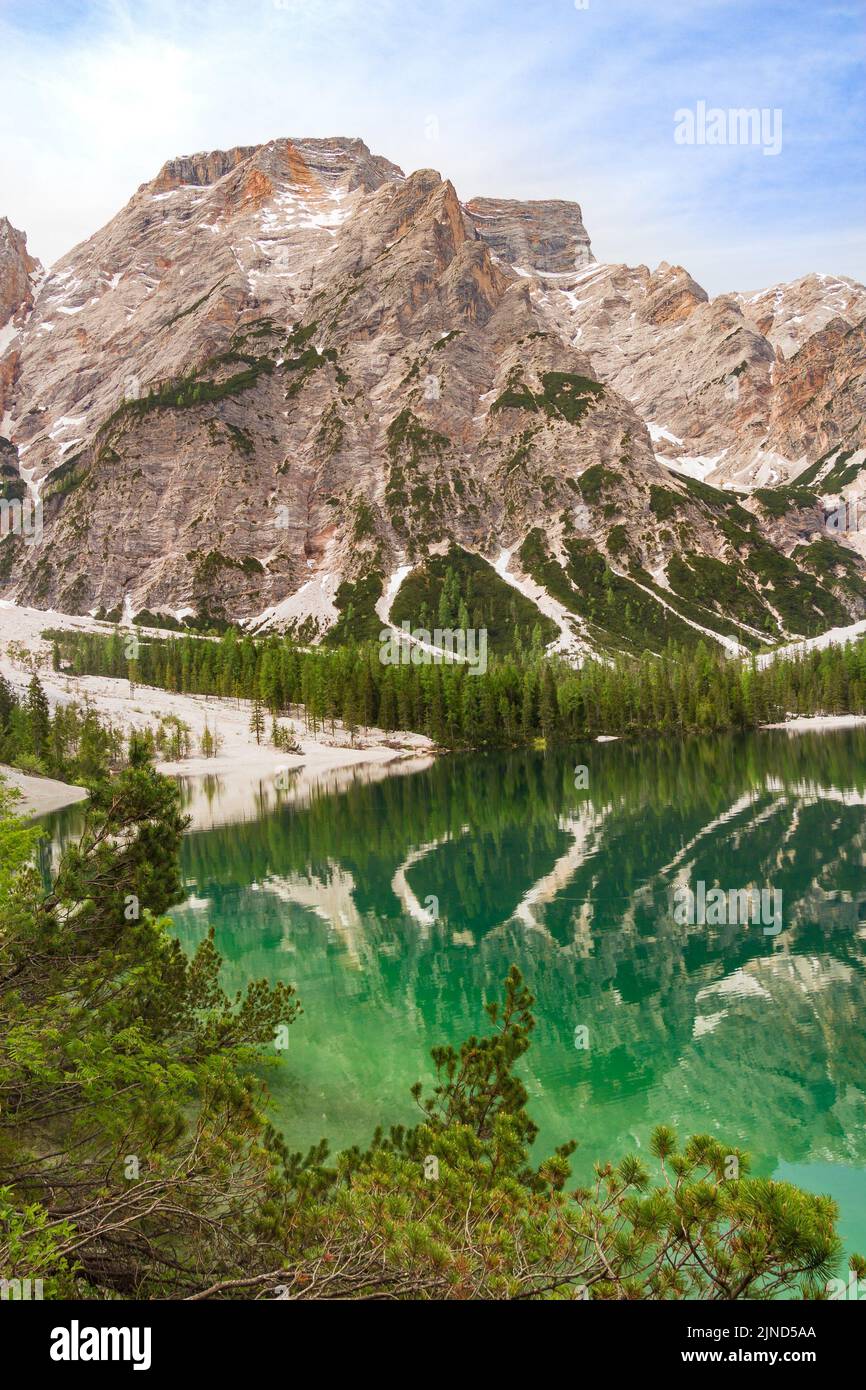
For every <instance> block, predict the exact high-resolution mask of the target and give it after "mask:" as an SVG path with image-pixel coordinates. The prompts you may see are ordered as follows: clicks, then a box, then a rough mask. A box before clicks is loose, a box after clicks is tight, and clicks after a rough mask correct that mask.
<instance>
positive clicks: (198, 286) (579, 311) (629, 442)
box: [0, 137, 866, 650]
mask: <svg viewBox="0 0 866 1390" xmlns="http://www.w3.org/2000/svg"><path fill="white" fill-rule="evenodd" d="M0 226H2V237H0V250H2V253H3V257H4V266H5V269H4V273H3V275H2V277H0V288H2V291H3V294H4V295H5V299H4V305H5V312H6V313H7V315H8V314H9V313H10V312H11V313H12V314H13V315H15V314H17V315H18V318H17V320H16V321H14V322H13V323H12V324H11V329H12V333H13V337H14V344H12V345H11V346H10V342H11V340H10V339H9V337H8V336H6V338H5V346H6V351H5V352H4V351H3V350H2V346H0V418H5V424H4V427H3V429H2V433H3V434H4V435H8V436H9V438H10V439H11V440H12V444H13V446H14V449H13V452H12V454H10V461H9V462H8V463H7V465H6V467H7V469H8V470H9V473H8V482H9V485H10V486H11V487H13V488H15V489H16V490H17V491H18V492H20V491H21V488H22V487H24V486H27V487H29V488H31V489H33V490H36V489H38V490H39V495H40V497H41V500H42V501H43V503H44V509H45V536H46V540H47V542H48V543H47V544H46V545H45V546H44V547H30V548H27V547H25V546H23V545H16V543H15V541H16V538H14V537H13V538H11V541H10V538H8V537H7V539H6V540H5V541H4V542H2V544H0V592H4V593H6V594H9V595H10V596H14V597H15V598H17V599H19V600H26V601H29V602H33V603H35V604H36V605H37V606H40V607H44V606H46V605H48V604H52V605H54V606H56V607H58V608H60V609H61V610H62V611H72V612H81V611H88V610H91V609H98V608H100V607H102V608H104V609H105V610H106V611H108V612H114V611H115V610H121V609H123V608H126V609H127V611H129V609H130V608H131V609H132V611H134V612H138V611H141V610H149V611H151V612H157V611H161V612H164V613H173V614H174V613H177V612H180V613H189V612H190V611H194V612H196V613H197V614H199V616H202V615H211V616H213V617H221V618H231V619H242V620H244V621H251V622H253V623H254V624H255V623H258V622H259V621H267V622H270V621H274V622H279V623H282V624H286V625H289V626H292V625H295V626H296V627H297V630H298V631H299V632H304V633H306V634H307V635H308V636H309V637H315V636H322V635H323V634H324V632H326V631H328V630H329V629H330V628H332V627H334V626H335V625H336V626H338V627H339V628H340V633H339V634H338V635H344V634H345V632H348V630H349V628H350V626H351V630H352V631H353V633H354V634H355V635H358V633H357V632H356V629H358V625H359V624H361V627H362V628H363V631H364V632H365V633H366V634H367V635H369V634H370V633H377V632H378V631H379V630H380V627H381V624H382V622H383V621H387V620H388V614H389V612H390V604H391V601H392V599H393V598H394V594H395V593H396V590H397V589H398V588H399V585H400V582H401V578H400V577H401V576H403V577H405V575H406V574H407V573H408V572H409V571H410V570H415V571H421V570H423V569H424V567H425V566H426V565H428V563H430V562H432V561H431V557H432V559H436V557H438V558H439V560H440V561H441V559H442V556H444V555H445V554H446V553H449V554H451V550H450V549H449V548H452V547H456V548H457V550H459V551H460V555H462V557H463V558H462V559H461V558H460V555H457V556H456V558H455V559H453V564H455V565H456V566H458V567H460V566H463V567H464V569H465V568H466V567H467V566H468V567H469V570H473V572H476V573H477V574H478V575H484V576H485V578H484V580H483V584H484V585H491V586H493V587H494V588H495V587H496V586H497V585H498V586H499V587H500V589H502V591H503V592H504V593H505V594H506V595H507V594H508V590H509V589H511V590H512V591H513V590H515V589H516V588H522V592H523V593H524V594H525V595H529V596H530V598H531V602H532V603H535V604H537V606H538V607H539V611H540V613H542V614H543V615H544V616H545V618H547V619H549V620H550V621H552V622H553V623H554V625H555V627H557V628H558V629H559V633H560V642H561V644H562V645H561V649H563V650H576V649H577V648H580V649H582V650H587V649H590V648H597V647H599V646H601V647H604V646H605V645H606V644H607V645H612V647H613V649H614V650H629V649H642V648H643V647H644V646H646V645H648V644H649V645H650V646H654V647H661V646H663V645H664V644H665V643H666V641H667V640H668V639H670V638H674V639H675V640H682V641H689V640H697V639H696V638H695V634H698V635H699V636H703V635H705V634H706V633H707V632H709V633H715V634H716V635H717V636H718V638H719V640H720V641H722V642H723V643H725V642H726V643H733V644H734V645H735V646H738V647H739V646H748V645H755V644H760V643H761V642H764V641H766V640H768V638H769V639H771V638H772V637H773V636H782V637H786V636H789V635H790V634H792V633H801V634H808V633H812V632H814V631H817V630H819V629H820V628H821V627H822V625H823V627H826V626H827V624H828V623H835V624H836V625H839V624H840V623H842V622H844V621H845V620H846V619H847V618H850V617H852V616H855V615H856V616H860V615H861V613H862V612H863V611H866V569H864V575H863V577H862V579H861V575H860V571H859V568H857V567H856V566H855V569H854V570H850V565H851V564H854V563H855V562H854V561H852V560H850V559H849V557H848V555H847V554H843V556H842V559H841V560H839V561H838V562H834V566H831V568H830V569H829V570H828V572H827V574H826V575H824V571H823V570H822V571H821V574H822V576H823V578H822V581H821V583H818V581H817V579H816V577H815V572H814V571H813V572H811V577H810V572H809V564H812V563H814V565H816V566H819V567H820V566H821V565H822V564H824V562H825V561H826V555H824V553H823V551H821V550H820V549H817V550H815V551H814V561H813V560H811V559H809V560H808V561H807V562H805V569H804V562H803V551H802V547H803V545H804V544H806V542H808V541H809V540H810V538H811V537H812V536H814V535H817V534H819V533H820V528H821V524H822V521H821V516H822V514H821V507H820V496H819V495H818V491H817V489H820V492H821V493H822V494H823V493H826V492H828V491H832V492H838V491H839V490H840V488H842V487H849V486H855V487H860V486H861V484H860V482H859V474H860V466H861V464H862V463H863V462H864V460H866V448H864V447H863V446H864V444H866V440H864V439H863V437H862V419H863V418H864V413H866V403H864V400H863V389H862V381H863V362H864V352H866V349H864V329H863V328H862V327H861V328H859V329H857V328H856V327H849V325H850V324H851V323H852V320H853V321H854V322H855V323H857V322H859V320H858V318H857V315H858V313H859V315H860V318H862V317H863V312H862V308H866V290H864V288H863V287H862V286H858V285H856V284H855V282H853V281H844V280H841V279H840V280H838V281H832V280H830V279H829V277H822V276H807V277H804V279H803V280H802V281H800V282H795V284H794V285H791V286H780V287H775V288H773V289H772V290H770V291H764V292H762V293H761V294H758V295H749V296H747V295H738V294H726V295H720V296H717V297H716V298H714V299H712V300H711V299H709V297H708V296H707V294H706V292H705V291H704V290H703V289H702V288H701V286H700V285H699V284H698V283H697V282H696V281H695V280H694V279H693V277H692V276H691V275H690V274H689V272H688V271H687V270H686V269H685V268H684V267H682V266H680V265H675V264H668V263H667V262H662V263H661V264H660V265H659V266H657V267H656V269H655V270H650V269H649V268H648V267H647V266H645V265H637V266H633V267H629V266H627V265H614V264H604V263H599V262H597V261H595V259H594V257H593V254H592V250H591V246H590V240H589V236H588V234H587V231H586V228H585V227H584V224H583V217H582V213H581V209H580V207H579V205H578V204H577V203H574V202H568V201H564V200H545V201H523V200H518V199H494V198H475V199H472V200H471V201H470V202H469V203H467V204H461V202H460V200H459V198H458V196H457V193H456V191H455V189H454V186H453V184H452V183H451V182H450V181H449V180H448V179H447V178H443V176H442V175H441V174H440V173H439V172H437V171H436V170H434V169H419V170H416V171H415V172H414V173H411V174H409V175H408V176H404V174H403V173H402V171H401V170H400V169H399V168H398V167H397V165H396V164H393V163H391V162H390V161H389V160H387V159H384V158H382V157H380V156H378V155H374V154H372V153H371V152H370V150H369V149H368V147H367V146H366V145H365V144H364V143H363V141H361V140H354V139H346V138H343V137H334V138H330V139H292V140H290V139H275V140H271V141H269V142H267V143H265V144H259V145H250V146H237V147H235V148H233V149H230V150H225V151H211V152H210V153H200V154H195V155H188V156H182V157H179V158H176V159H173V160H170V161H169V162H168V163H167V164H166V165H164V166H163V168H162V170H161V171H160V173H159V174H158V175H157V177H156V179H155V180H154V181H152V182H151V183H150V184H145V185H143V186H142V187H141V188H140V189H139V190H138V192H137V193H136V194H135V195H134V196H133V197H132V198H131V199H130V201H129V202H128V203H127V205H126V206H125V207H124V208H123V209H121V211H120V212H119V213H118V214H117V215H116V216H115V217H114V218H113V219H112V221H111V222H109V223H108V224H107V225H106V226H105V227H103V228H102V229H100V230H99V231H97V232H95V233H94V235H93V236H92V237H90V239H89V240H88V241H86V242H84V243H82V244H81V245H80V246H77V247H75V248H74V249H73V250H72V251H70V252H69V253H68V255H66V256H65V257H63V259H62V260H61V261H59V262H58V263H57V264H56V265H54V266H53V267H52V269H51V272H50V274H49V275H48V276H47V277H46V278H45V279H44V280H43V281H42V282H41V283H40V285H39V289H38V294H34V293H33V290H32V276H33V264H34V263H32V261H31V260H30V258H28V257H27V255H26V248H25V246H24V241H23V237H22V235H21V233H17V232H15V231H14V229H12V228H11V227H9V225H8V223H6V224H0ZM31 304H32V307H30V306H31ZM22 305H23V306H25V307H24V309H23V310H22V308H21V306H22ZM807 329H808V330H809V331H808V332H807ZM2 333H3V330H2V328H0V334H2ZM2 342H3V340H2V339H0V344H2ZM786 344H793V345H794V346H795V347H799V350H790V349H789V350H788V351H786ZM4 412H5V414H4ZM16 450H17V460H18V463H17V464H16V462H15V459H16V454H15V452H14V451H16ZM828 450H838V451H839V462H838V466H837V465H836V464H835V463H833V459H832V458H831V457H830V455H828V456H827V457H826V458H825V457H823V456H824V455H825V454H827V451H828ZM19 464H20V475H19V476H16V469H17V468H18V466H19ZM831 469H832V470H834V471H833V472H832V476H831V473H830V471H828V470H831ZM801 479H805V480H806V484H808V485H809V486H814V487H815V488H816V492H815V496H814V500H813V498H812V496H811V494H809V493H807V492H806V491H805V488H804V487H802V486H801V483H800V480H801ZM794 480H797V487H796V489H793V490H792V495H791V496H790V497H788V496H787V495H785V492H786V489H787V487H788V484H790V483H792V482H793V481H794ZM864 480H866V474H864ZM702 482H708V483H710V484H715V485H716V486H715V487H712V486H711V487H703V488H702V487H701V483H702ZM732 483H733V484H734V485H735V486H736V487H737V488H738V489H740V490H741V492H740V496H739V498H737V497H734V496H732V494H731V493H730V491H727V492H726V491H721V490H717V489H723V488H726V487H727V488H729V487H730V485H731V484H732ZM767 488H775V489H777V490H778V491H779V493H780V494H783V495H781V496H780V498H779V501H778V506H777V510H776V511H775V512H773V511H769V512H768V511H767V510H766V505H765V498H763V493H764V490H766V489H767ZM747 494H748V495H747ZM762 499H763V500H762ZM804 499H805V500H804ZM774 505H776V504H775V502H774ZM792 508H793V510H791V509H792ZM762 509H763V510H762ZM789 512H790V520H789V519H788V514H789ZM777 517H784V520H783V522H781V523H777V520H776V518H777ZM768 518H769V520H768ZM776 532H778V537H777V536H776ZM798 547H800V549H797V548H798ZM840 550H841V547H840ZM795 551H796V555H795ZM455 553H456V552H455ZM810 554H811V552H810ZM467 557H469V558H467ZM449 563H451V562H449ZM840 566H841V567H843V568H844V567H845V566H848V567H849V569H845V571H844V574H843V568H840ZM825 568H826V564H825ZM467 573H468V571H467ZM725 574H733V575H734V576H735V577H736V583H734V584H733V586H731V585H728V584H726V583H723V582H722V580H723V577H724V575H725ZM845 576H847V578H846V577H845ZM843 580H844V582H843ZM849 580H850V582H849ZM417 582H420V580H419V575H418V574H416V575H415V578H414V579H413V584H416V587H417ZM392 584H393V586H394V587H393V588H392ZM408 601H409V600H408V599H407V600H406V602H408ZM508 601H509V603H510V602H511V601H512V600H511V597H510V596H509V597H508ZM434 607H435V605H434ZM349 614H351V624H350V622H349V617H348V616H347V615H349Z"/></svg>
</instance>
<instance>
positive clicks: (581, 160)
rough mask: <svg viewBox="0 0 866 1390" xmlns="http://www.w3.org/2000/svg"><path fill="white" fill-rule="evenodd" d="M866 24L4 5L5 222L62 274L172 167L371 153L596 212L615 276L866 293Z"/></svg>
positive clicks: (701, 15) (590, 12)
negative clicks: (247, 152) (768, 116)
mask: <svg viewBox="0 0 866 1390" xmlns="http://www.w3.org/2000/svg"><path fill="white" fill-rule="evenodd" d="M862 20H863V10H862V7H861V6H860V5H859V4H858V5H854V4H842V3H839V4H834V3H829V4H826V5H822V7H821V16H820V21H821V22H820V26H818V24H817V22H816V21H817V17H816V11H815V7H814V5H813V4H811V3H810V4H809V5H806V4H805V3H803V2H802V0H794V2H793V3H790V4H785V5H772V6H765V5H760V4H755V3H744V2H743V0H701V2H700V3H697V4H696V3H694V2H692V3H686V2H685V0H682V3H681V0H660V3H655V4H653V5H649V4H647V3H638V0H589V6H588V8H586V9H582V8H578V7H576V6H575V4H574V0H527V3H525V4H511V3H501V4H492V3H488V0H480V3H477V4H473V5H472V6H467V5H465V4H463V3H457V0H442V2H441V3H436V0H431V3H427V4H419V3H417V2H416V0H406V2H404V3H396V0H365V3H350V0H285V3H281V0H250V3H247V4H245V5H238V4H236V3H231V4H229V3H224V0H210V3H196V2H195V0H193V3H176V4H168V3H165V0H136V3H134V4H128V3H125V0H99V2H97V0H78V3H72V4H65V5H62V6H57V5H56V4H53V3H51V4H48V3H43V0H36V2H35V3H34V0H27V2H26V3H19V0H11V2H10V0H7V2H6V3H5V4H4V3H2V0H0V44H2V47H3V50H4V53H5V55H6V57H5V62H4V102H3V113H2V128H0V151H2V153H0V173H2V181H0V189H2V195H0V215H2V214H3V213H5V214H6V215H8V216H9V218H10V219H11V221H12V222H13V223H15V225H17V226H19V227H23V228H24V230H25V231H26V232H27V233H28V237H29V244H30V247H31V250H32V251H33V253H34V254H35V255H38V256H40V257H41V258H42V259H43V260H44V261H45V262H46V263H50V262H51V261H53V260H54V259H56V258H57V257H58V256H60V255H62V254H63V253H64V252H65V251H67V250H69V249H70V247H71V246H72V245H73V244H74V243H76V242H77V241H79V240H82V239H84V238H86V237H87V236H89V235H91V233H92V232H93V231H95V230H96V229H97V227H99V226H100V225H102V224H103V223H104V222H106V221H107V220H108V219H109V218H110V217H111V216H113V214H114V213H115V212H116V211H117V210H118V208H119V207H121V206H122V205H123V203H125V202H126V200H127V199H128V198H129V197H130V196H131V194H132V193H133V192H134V191H135V189H136V188H137V187H138V185H139V184H140V183H142V182H144V181H145V180H147V179H149V178H152V177H153V175H154V174H155V173H156V171H157V170H158V169H159V167H160V166H161V165H162V164H163V163H164V162H165V160H166V159H168V158H170V157H172V156H173V155H176V154H181V153H189V152H192V151H195V150H203V149H214V148H220V147H226V146H231V145H237V144H255V143H259V142H264V141H267V140H269V139H273V138H274V137H276V136H282V135H294V136H302V135H333V134H343V135H358V136H360V137H361V138H362V139H364V140H365V141H366V142H367V144H368V145H369V146H370V147H371V149H373V150H375V151H376V152H377V153H380V154H384V155H387V156H388V157H389V158H390V159H393V160H395V161H396V162H397V163H398V164H400V165H402V167H403V168H404V169H407V170H411V169H414V168H419V167H422V166H432V167H434V168H437V169H439V170H440V171H441V172H442V173H443V174H445V175H447V176H448V177H449V178H451V180H452V181H453V183H454V184H455V186H456V188H457V190H458V193H459V194H460V196H461V197H463V198H469V197H471V196H473V195H475V194H487V195H503V196H513V197H529V198H540V197H560V198H573V199H575V200H577V201H578V202H580V204H581V206H582V208H583V212H584V218H585V221H586V225H587V228H588V230H589V232H590V236H591V237H592V240H593V247H594V249H595V252H596V255H597V256H598V257H599V259H602V260H615V261H620V260H622V261H627V262H629V263H631V264H637V263H641V262H643V263H645V264H648V265H655V264H657V263H658V261H660V260H662V259H664V260H668V261H670V262H680V263H682V264H685V265H686V266H687V267H688V269H689V270H690V271H691V273H692V274H693V275H694V276H695V278H696V279H698V280H699V281H700V282H701V283H702V284H704V285H705V286H706V287H707V288H708V289H709V290H710V291H711V292H718V291H720V290H725V289H732V288H751V287H753V286H759V285H763V284H770V283H773V282H775V281H778V280H782V279H789V278H793V277H795V276H797V275H801V274H804V273H806V272H807V271H808V270H811V269H816V270H824V271H829V272H834V273H841V274H848V275H853V276H855V277H856V278H858V279H866V238H864V233H863V226H864V212H866V199H864V187H866V170H864V156H863V152H862V138H861V137H862V130H863V127H864V116H866V110H864V106H866V102H864V84H863V58H864V51H866V38H864V33H863V22H862ZM699 101H704V102H705V103H706V104H707V106H708V107H721V108H723V109H728V108H745V107H759V108H768V109H770V110H774V109H779V110H780V111H781V113H782V132H783V141H782V149H781V151H780V153H779V154H778V155H776V156H773V157H768V156H766V155H764V154H763V152H762V150H761V149H760V148H759V147H754V146H747V147H743V146H737V145H723V146H710V145H693V146H687V145H685V146H684V145H678V144H676V143H675V141H674V113H675V112H676V111H677V110H678V109H680V108H688V109H691V110H694V109H695V107H696V104H697V103H698V102H699Z"/></svg>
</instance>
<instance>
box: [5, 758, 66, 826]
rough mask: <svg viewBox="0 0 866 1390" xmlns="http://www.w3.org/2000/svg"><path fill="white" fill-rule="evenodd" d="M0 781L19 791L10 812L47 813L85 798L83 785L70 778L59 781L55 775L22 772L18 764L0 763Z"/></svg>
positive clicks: (36, 814) (16, 813)
mask: <svg viewBox="0 0 866 1390" xmlns="http://www.w3.org/2000/svg"><path fill="white" fill-rule="evenodd" d="M0 784H2V785H3V786H5V787H11V788H12V789H13V790H14V791H17V792H18V793H19V796H18V798H16V799H14V800H13V802H12V807H11V810H12V813H13V815H22V814H23V815H25V816H27V817H28V818H32V817H34V816H47V815H50V813H51V812H52V811H61V810H62V809H63V808H64V806H74V805H76V803H77V802H79V801H86V799H87V796H88V792H87V788H86V787H78V786H76V785H75V784H74V783H73V782H58V781H57V779H56V778H55V777H36V776H34V775H33V774H32V773H29V772H22V771H21V770H20V768H17V767H8V766H7V765H6V764H5V763H0Z"/></svg>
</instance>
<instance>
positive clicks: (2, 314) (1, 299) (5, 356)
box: [0, 217, 42, 433]
mask: <svg viewBox="0 0 866 1390" xmlns="http://www.w3.org/2000/svg"><path fill="white" fill-rule="evenodd" d="M41 271H42V267H41V265H40V264H39V262H38V261H37V260H36V259H35V257H33V256H31V255H30V254H29V253H28V251H27V237H26V236H25V234H24V232H19V231H18V230H17V229H16V228H15V227H13V226H12V223H11V222H10V221H9V219H8V218H7V217H0V422H2V420H3V416H4V412H5V410H6V406H7V399H9V400H11V395H12V383H13V381H14V379H15V373H16V371H17V369H18V360H19V349H18V346H17V339H18V337H19V327H20V325H21V324H22V323H23V322H24V320H25V319H26V317H27V315H28V313H29V312H30V310H31V308H32V307H33V296H34V293H35V290H36V286H37V285H38V282H39V277H40V275H41ZM0 433H2V428H0Z"/></svg>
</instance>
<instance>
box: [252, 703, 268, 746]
mask: <svg viewBox="0 0 866 1390" xmlns="http://www.w3.org/2000/svg"><path fill="white" fill-rule="evenodd" d="M250 732H251V733H253V734H255V736H256V743H261V741H262V734H263V733H264V732H265V716H264V711H263V710H262V706H261V702H260V701H259V700H258V699H256V700H254V701H253V712H252V714H251V715H250Z"/></svg>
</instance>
